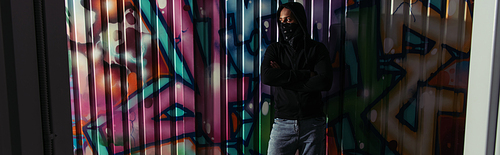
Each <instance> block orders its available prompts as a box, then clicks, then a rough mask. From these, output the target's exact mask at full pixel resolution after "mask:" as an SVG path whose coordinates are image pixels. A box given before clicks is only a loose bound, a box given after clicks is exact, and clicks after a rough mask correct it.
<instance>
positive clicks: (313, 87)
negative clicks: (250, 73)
mask: <svg viewBox="0 0 500 155" xmlns="http://www.w3.org/2000/svg"><path fill="white" fill-rule="evenodd" d="M285 7H286V8H288V9H289V10H291V12H292V14H293V15H294V16H295V19H296V21H297V22H298V24H299V25H300V27H299V29H300V30H302V31H301V33H297V35H295V36H294V37H293V38H292V39H291V41H287V40H284V39H283V38H284V37H283V34H282V33H281V24H280V23H279V20H278V25H279V26H278V27H279V29H280V37H279V42H276V43H272V44H271V45H269V47H268V48H267V50H266V52H265V54H264V60H263V61H262V65H261V67H262V68H261V71H262V77H261V78H262V83H264V84H266V85H269V86H272V89H273V95H274V108H275V110H276V111H275V118H283V119H291V120H303V119H308V118H314V117H322V116H324V115H325V114H324V113H323V105H324V103H323V101H322V96H321V91H328V90H330V87H331V85H332V77H333V71H332V67H331V62H330V56H329V52H328V50H327V48H326V46H325V45H324V44H322V43H320V42H317V41H314V40H311V36H310V35H309V33H307V17H306V13H305V10H304V7H303V6H302V4H300V3H297V2H290V3H286V4H283V5H281V6H280V7H279V9H278V12H277V16H278V19H279V16H280V14H281V10H283V8H285ZM290 44H291V45H290ZM271 61H275V62H277V63H278V65H279V66H280V68H279V69H278V68H272V67H271V65H270V62H271ZM311 72H315V73H316V74H317V75H315V76H313V77H311Z"/></svg>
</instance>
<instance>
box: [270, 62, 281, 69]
mask: <svg viewBox="0 0 500 155" xmlns="http://www.w3.org/2000/svg"><path fill="white" fill-rule="evenodd" d="M271 67H272V68H276V69H280V68H281V67H280V65H278V63H277V62H274V61H271Z"/></svg>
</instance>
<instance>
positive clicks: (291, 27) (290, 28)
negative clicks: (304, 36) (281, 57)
mask: <svg viewBox="0 0 500 155" xmlns="http://www.w3.org/2000/svg"><path fill="white" fill-rule="evenodd" d="M298 28H299V24H297V23H281V33H283V35H284V37H285V40H289V39H292V37H293V35H294V34H295V31H297V30H298Z"/></svg>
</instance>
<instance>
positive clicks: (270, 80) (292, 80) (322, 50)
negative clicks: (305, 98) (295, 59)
mask: <svg viewBox="0 0 500 155" xmlns="http://www.w3.org/2000/svg"><path fill="white" fill-rule="evenodd" d="M314 50H318V51H316V52H318V54H319V59H318V62H315V64H314V67H313V68H314V69H313V70H293V69H282V68H281V67H280V66H279V64H278V63H277V62H276V60H278V59H277V57H276V53H275V52H276V51H275V49H274V48H272V47H271V46H270V48H268V49H267V51H266V54H265V55H264V60H263V62H262V82H263V83H264V84H266V85H270V86H279V87H282V88H285V89H291V90H295V91H303V92H310V91H327V90H329V89H330V87H331V84H332V77H333V73H332V67H331V63H330V57H329V55H328V50H327V49H326V47H325V46H324V45H322V46H318V47H316V48H315V49H314Z"/></svg>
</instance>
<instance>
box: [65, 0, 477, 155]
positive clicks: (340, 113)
mask: <svg viewBox="0 0 500 155" xmlns="http://www.w3.org/2000/svg"><path fill="white" fill-rule="evenodd" d="M297 1H298V2H301V3H302V4H304V6H305V9H306V12H307V16H308V18H309V19H310V21H309V23H308V29H309V32H310V33H311V34H312V36H311V37H312V39H314V40H317V41H320V42H322V43H324V44H325V45H327V47H328V48H329V50H330V57H331V61H332V67H333V68H334V75H335V76H334V79H333V80H334V81H333V84H332V89H331V90H330V91H328V92H324V93H323V100H324V101H325V102H326V103H328V104H327V105H328V106H327V107H326V108H325V109H318V112H326V113H327V116H328V119H327V126H328V127H327V128H326V129H325V130H327V135H326V138H327V154H331V155H335V154H373V155H377V154H412V155H424V154H425V155H427V154H462V151H463V144H464V142H463V139H464V130H465V110H464V109H465V107H466V96H467V80H468V70H469V56H470V53H469V51H470V45H471V33H472V32H471V30H472V11H473V10H472V9H473V4H474V2H473V1H470V0H466V1H459V0H440V1H438V0H414V1H402V0H382V1H361V0H346V1H337V0H297ZM286 2H288V1H286V0H281V1H276V0H126V1H120V0H66V10H67V12H66V14H67V34H68V47H69V49H70V51H69V53H68V54H69V55H70V66H71V75H70V82H71V90H70V91H71V95H72V102H71V105H72V114H73V118H72V119H73V139H74V140H73V143H74V144H73V146H74V154H186V155H191V154H267V153H266V152H267V143H268V140H269V134H270V130H271V127H272V121H273V109H274V108H273V105H274V103H273V96H272V92H271V89H270V87H269V86H266V85H263V84H261V82H260V64H261V61H262V58H263V55H264V53H265V49H266V48H267V46H268V45H269V44H271V43H272V42H274V41H276V40H277V34H278V31H277V25H276V21H277V19H276V10H277V8H278V6H279V4H281V3H286Z"/></svg>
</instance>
